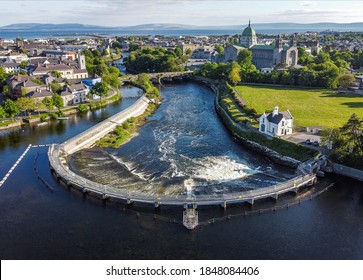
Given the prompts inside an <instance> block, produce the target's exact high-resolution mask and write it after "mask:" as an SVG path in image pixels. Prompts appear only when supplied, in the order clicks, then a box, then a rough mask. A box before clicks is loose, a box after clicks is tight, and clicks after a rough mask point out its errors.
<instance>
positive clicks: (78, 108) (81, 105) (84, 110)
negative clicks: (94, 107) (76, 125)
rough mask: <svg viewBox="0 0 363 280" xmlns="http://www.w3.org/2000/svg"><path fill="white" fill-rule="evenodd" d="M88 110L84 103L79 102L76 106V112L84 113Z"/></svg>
mask: <svg viewBox="0 0 363 280" xmlns="http://www.w3.org/2000/svg"><path fill="white" fill-rule="evenodd" d="M88 110H89V107H88V106H87V105H86V104H80V105H78V107H77V112H78V113H79V114H82V113H85V112H87V111H88Z"/></svg>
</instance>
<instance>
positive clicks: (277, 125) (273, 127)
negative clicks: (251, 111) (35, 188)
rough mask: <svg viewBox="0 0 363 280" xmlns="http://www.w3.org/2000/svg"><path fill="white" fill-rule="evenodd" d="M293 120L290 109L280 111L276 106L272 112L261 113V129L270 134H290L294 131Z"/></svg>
mask: <svg viewBox="0 0 363 280" xmlns="http://www.w3.org/2000/svg"><path fill="white" fill-rule="evenodd" d="M293 121H294V118H293V116H292V115H291V113H290V111H289V110H286V111H283V112H279V108H278V107H277V106H276V107H275V108H274V110H273V111H272V113H269V114H266V113H263V114H262V115H261V117H260V124H259V131H260V132H262V133H264V134H267V135H270V136H283V135H290V134H292V131H293Z"/></svg>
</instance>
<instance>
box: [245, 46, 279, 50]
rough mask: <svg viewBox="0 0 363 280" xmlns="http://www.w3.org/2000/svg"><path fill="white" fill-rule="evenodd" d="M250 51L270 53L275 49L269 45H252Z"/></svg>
mask: <svg viewBox="0 0 363 280" xmlns="http://www.w3.org/2000/svg"><path fill="white" fill-rule="evenodd" d="M250 49H253V50H271V51H273V50H274V49H275V46H271V45H253V46H252V47H251V48H250Z"/></svg>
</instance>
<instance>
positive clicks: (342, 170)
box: [333, 163, 363, 181]
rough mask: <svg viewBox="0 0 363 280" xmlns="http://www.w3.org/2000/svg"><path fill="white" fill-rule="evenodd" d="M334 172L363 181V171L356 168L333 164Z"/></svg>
mask: <svg viewBox="0 0 363 280" xmlns="http://www.w3.org/2000/svg"><path fill="white" fill-rule="evenodd" d="M333 171H334V172H335V173H337V174H339V175H343V176H347V177H350V178H353V179H356V180H359V181H363V171H362V170H359V169H355V168H351V167H348V166H345V165H341V164H337V163H334V164H333Z"/></svg>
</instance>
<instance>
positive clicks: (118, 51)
mask: <svg viewBox="0 0 363 280" xmlns="http://www.w3.org/2000/svg"><path fill="white" fill-rule="evenodd" d="M115 52H116V54H117V55H121V54H122V53H121V50H120V48H118V47H116V48H115Z"/></svg>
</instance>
